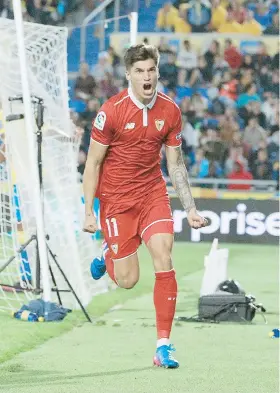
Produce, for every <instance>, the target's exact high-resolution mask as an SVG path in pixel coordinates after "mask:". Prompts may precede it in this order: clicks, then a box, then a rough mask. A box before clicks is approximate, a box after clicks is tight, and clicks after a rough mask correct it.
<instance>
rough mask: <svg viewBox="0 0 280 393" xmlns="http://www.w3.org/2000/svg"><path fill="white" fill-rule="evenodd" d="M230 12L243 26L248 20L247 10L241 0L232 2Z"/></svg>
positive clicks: (232, 0)
mask: <svg viewBox="0 0 280 393" xmlns="http://www.w3.org/2000/svg"><path fill="white" fill-rule="evenodd" d="M228 12H229V13H231V15H232V17H233V19H234V20H235V21H236V22H237V23H239V24H241V25H242V23H244V21H245V20H246V16H247V10H246V8H245V7H243V5H242V1H241V0H231V2H230V5H229V6H228Z"/></svg>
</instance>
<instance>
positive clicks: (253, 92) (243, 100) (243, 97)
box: [236, 83, 261, 108]
mask: <svg viewBox="0 0 280 393" xmlns="http://www.w3.org/2000/svg"><path fill="white" fill-rule="evenodd" d="M250 101H259V102H260V101H261V98H260V96H259V95H258V94H257V88H256V84H255V83H251V84H249V85H248V86H247V87H246V88H245V92H244V93H242V94H240V95H239V96H238V99H237V103H236V104H237V107H238V108H242V107H243V106H246V105H247V104H248V103H249V102H250Z"/></svg>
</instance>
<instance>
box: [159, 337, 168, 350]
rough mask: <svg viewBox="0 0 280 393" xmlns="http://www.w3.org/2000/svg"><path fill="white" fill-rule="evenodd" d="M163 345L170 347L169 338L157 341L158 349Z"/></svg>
mask: <svg viewBox="0 0 280 393" xmlns="http://www.w3.org/2000/svg"><path fill="white" fill-rule="evenodd" d="M162 345H170V340H169V338H160V339H159V340H157V348H158V347H161V346H162Z"/></svg>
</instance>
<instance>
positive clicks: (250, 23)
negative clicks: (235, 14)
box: [241, 11, 263, 36]
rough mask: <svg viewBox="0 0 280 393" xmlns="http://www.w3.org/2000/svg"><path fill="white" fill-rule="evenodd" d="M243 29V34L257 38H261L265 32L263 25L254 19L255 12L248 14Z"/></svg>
mask: <svg viewBox="0 0 280 393" xmlns="http://www.w3.org/2000/svg"><path fill="white" fill-rule="evenodd" d="M241 29H242V33H243V34H250V35H255V36H260V35H262V32H263V29H262V25H261V24H260V23H259V22H257V21H256V20H255V19H254V13H253V11H248V12H247V14H246V17H245V20H244V23H243V25H242V26H241Z"/></svg>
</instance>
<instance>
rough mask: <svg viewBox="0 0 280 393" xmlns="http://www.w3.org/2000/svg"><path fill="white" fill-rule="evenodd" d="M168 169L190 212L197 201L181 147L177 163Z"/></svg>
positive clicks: (184, 204) (183, 203) (178, 192)
mask: <svg viewBox="0 0 280 393" xmlns="http://www.w3.org/2000/svg"><path fill="white" fill-rule="evenodd" d="M168 171H169V176H170V179H171V181H172V184H173V187H174V188H175V191H176V192H177V195H178V197H179V198H180V201H181V203H182V205H183V207H184V209H185V210H186V211H187V212H189V211H190V210H191V209H192V208H194V207H195V202H194V199H193V197H192V192H191V187H190V183H189V179H188V172H187V169H186V167H185V164H184V160H183V157H182V153H181V148H178V158H177V162H176V165H168Z"/></svg>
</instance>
